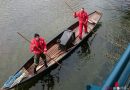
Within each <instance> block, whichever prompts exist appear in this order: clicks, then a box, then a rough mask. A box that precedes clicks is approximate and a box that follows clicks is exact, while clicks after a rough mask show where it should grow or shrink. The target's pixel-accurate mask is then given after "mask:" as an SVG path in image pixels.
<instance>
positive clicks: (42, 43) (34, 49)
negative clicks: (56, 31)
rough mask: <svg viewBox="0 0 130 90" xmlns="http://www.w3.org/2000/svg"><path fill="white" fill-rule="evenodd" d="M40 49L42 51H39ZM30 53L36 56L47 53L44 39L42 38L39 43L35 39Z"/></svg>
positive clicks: (31, 44) (32, 41)
mask: <svg viewBox="0 0 130 90" xmlns="http://www.w3.org/2000/svg"><path fill="white" fill-rule="evenodd" d="M38 48H40V49H41V50H39V49H38ZM30 51H31V52H33V53H34V54H41V53H43V52H44V53H46V52H47V49H46V42H45V40H44V38H42V37H40V39H39V41H36V39H35V38H33V39H32V40H31V43H30Z"/></svg>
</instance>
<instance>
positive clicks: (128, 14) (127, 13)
mask: <svg viewBox="0 0 130 90" xmlns="http://www.w3.org/2000/svg"><path fill="white" fill-rule="evenodd" d="M124 14H125V15H123V16H122V18H123V19H127V20H130V10H125V12H124Z"/></svg>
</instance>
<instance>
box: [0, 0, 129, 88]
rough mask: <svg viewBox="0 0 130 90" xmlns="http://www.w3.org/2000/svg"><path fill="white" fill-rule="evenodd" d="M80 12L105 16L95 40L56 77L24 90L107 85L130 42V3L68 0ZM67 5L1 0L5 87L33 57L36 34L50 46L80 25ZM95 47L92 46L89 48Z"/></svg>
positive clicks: (0, 58)
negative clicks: (114, 67)
mask: <svg viewBox="0 0 130 90" xmlns="http://www.w3.org/2000/svg"><path fill="white" fill-rule="evenodd" d="M66 1H67V2H68V3H69V5H70V6H71V7H72V8H73V9H74V10H75V11H77V10H79V9H80V8H81V7H84V8H85V9H86V10H87V12H88V13H91V12H93V11H95V10H98V11H101V12H102V13H103V17H102V19H101V20H100V27H99V28H98V29H97V32H96V35H95V37H94V36H92V37H90V38H89V40H88V41H84V43H83V45H82V46H83V47H79V48H77V49H76V50H75V51H74V52H73V53H72V54H71V55H70V56H69V57H68V58H66V59H65V60H64V61H63V62H62V66H63V67H61V68H60V67H57V68H55V69H54V70H53V71H51V72H50V74H48V75H46V76H44V77H40V79H37V80H32V81H30V82H27V83H26V84H24V85H22V86H21V88H19V90H85V87H86V85H87V84H96V85H99V86H100V85H102V84H103V81H104V80H105V79H106V78H107V76H108V75H109V73H110V71H111V70H112V68H113V66H114V64H115V63H116V61H117V59H118V58H119V57H120V55H121V54H122V53H123V51H124V49H125V48H126V47H127V45H128V43H129V41H130V13H129V12H130V11H129V10H130V2H129V0H114V1H112V0H109V1H106V0H66ZM76 21H77V19H74V18H73V16H72V11H71V9H70V8H69V7H68V6H67V5H66V4H65V2H64V0H0V71H1V72H0V86H2V85H3V83H4V81H6V80H7V79H8V77H9V76H10V75H12V74H13V73H14V72H15V71H16V70H18V69H19V68H20V67H21V66H22V65H23V64H24V63H25V62H26V61H27V60H28V59H29V58H30V57H31V56H32V54H31V53H30V52H29V49H28V48H29V44H28V42H26V41H25V40H23V39H22V38H21V37H20V36H19V35H18V34H17V32H20V33H22V34H23V35H24V36H26V37H27V38H28V39H31V38H32V37H33V34H34V33H35V32H37V33H40V35H41V36H43V37H44V38H45V39H46V41H47V42H49V41H50V40H51V39H53V37H55V36H56V35H58V34H59V33H60V32H61V31H63V30H64V29H66V28H67V27H69V26H70V25H71V24H73V23H74V22H76ZM87 42H89V44H90V45H88V43H87Z"/></svg>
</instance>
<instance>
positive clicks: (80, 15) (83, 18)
mask: <svg viewBox="0 0 130 90" xmlns="http://www.w3.org/2000/svg"><path fill="white" fill-rule="evenodd" d="M74 17H75V18H76V17H78V20H79V23H83V24H86V23H87V21H88V14H87V12H85V11H84V12H81V11H78V12H75V13H74Z"/></svg>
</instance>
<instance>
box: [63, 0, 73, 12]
mask: <svg viewBox="0 0 130 90" xmlns="http://www.w3.org/2000/svg"><path fill="white" fill-rule="evenodd" d="M64 1H65V3H66V5H67V6H68V7H69V8H70V9H71V11H72V12H73V13H74V12H75V11H74V10H73V8H72V7H71V6H70V5H69V4H68V3H67V1H66V0H64Z"/></svg>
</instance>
